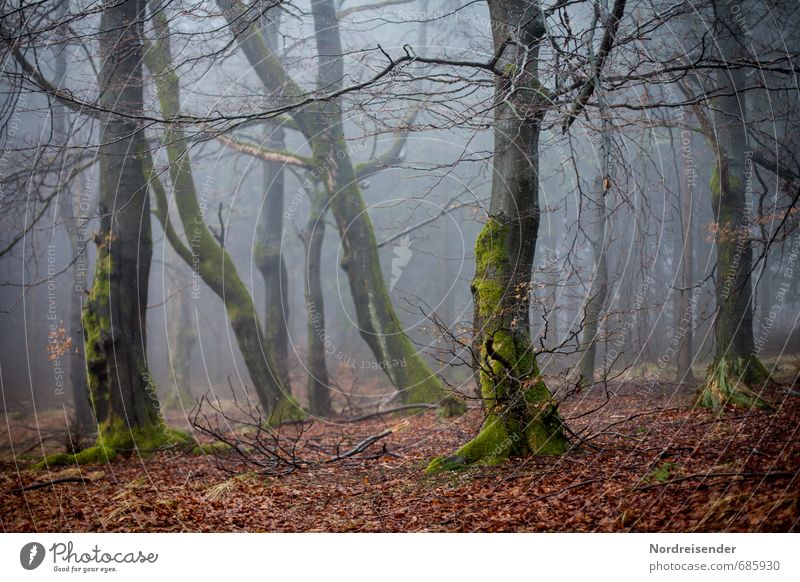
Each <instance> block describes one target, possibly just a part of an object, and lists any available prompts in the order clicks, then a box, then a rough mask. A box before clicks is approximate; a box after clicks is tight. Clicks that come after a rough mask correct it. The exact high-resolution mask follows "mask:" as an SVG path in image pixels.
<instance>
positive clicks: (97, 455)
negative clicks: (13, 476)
mask: <svg viewBox="0 0 800 582" xmlns="http://www.w3.org/2000/svg"><path fill="white" fill-rule="evenodd" d="M116 455H117V453H116V451H115V450H114V449H112V448H109V447H106V446H103V445H102V444H101V445H97V446H94V447H89V448H88V449H85V450H83V451H81V452H80V453H76V454H74V455H70V454H67V453H55V454H53V455H48V456H47V457H45V458H44V459H42V460H41V461H39V462H38V463H36V464H35V465H34V466H33V468H34V469H49V468H52V467H64V466H74V465H96V464H99V463H108V462H109V461H110V460H112V459H113V458H114V457H115V456H116Z"/></svg>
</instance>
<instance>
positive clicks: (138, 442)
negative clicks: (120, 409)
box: [98, 419, 194, 455]
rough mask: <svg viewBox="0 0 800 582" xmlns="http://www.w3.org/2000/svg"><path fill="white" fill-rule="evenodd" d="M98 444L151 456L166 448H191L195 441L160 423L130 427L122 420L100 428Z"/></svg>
mask: <svg viewBox="0 0 800 582" xmlns="http://www.w3.org/2000/svg"><path fill="white" fill-rule="evenodd" d="M98 442H99V443H100V444H102V445H103V446H106V447H108V448H110V449H114V450H116V451H118V452H122V451H134V450H135V451H138V452H139V453H140V454H144V455H146V454H149V453H153V452H155V451H158V450H162V449H165V448H171V447H176V446H181V445H184V446H190V445H192V444H193V443H194V440H193V439H192V437H191V436H189V435H188V434H187V433H185V432H183V431H180V430H177V429H174V428H171V427H168V426H166V425H164V424H163V423H161V422H159V423H156V424H153V425H150V426H145V427H129V426H126V425H125V423H124V422H123V421H122V420H121V419H115V420H112V421H110V422H105V423H103V424H102V425H101V426H100V433H99V436H98Z"/></svg>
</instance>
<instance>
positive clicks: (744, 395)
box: [695, 355, 771, 411]
mask: <svg viewBox="0 0 800 582" xmlns="http://www.w3.org/2000/svg"><path fill="white" fill-rule="evenodd" d="M768 379H769V373H768V372H767V370H766V368H765V367H764V365H763V364H762V363H761V361H760V360H759V359H758V357H756V356H754V355H753V356H749V357H727V358H720V359H716V360H714V361H713V362H712V363H711V365H710V366H709V367H708V371H707V372H706V377H705V380H704V381H703V383H702V384H701V385H700V386H699V387H698V389H697V394H696V396H695V404H696V406H699V407H701V408H708V409H710V410H714V411H721V410H722V409H723V408H725V407H726V406H731V407H733V408H745V409H749V408H757V409H759V410H770V409H771V406H770V405H769V404H768V403H767V402H766V401H764V400H763V399H761V398H760V397H759V396H758V394H756V393H755V392H754V391H753V390H751V388H750V387H751V386H753V387H755V386H758V385H763V384H764V383H765V382H766V381H767V380H768Z"/></svg>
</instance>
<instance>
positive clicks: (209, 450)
mask: <svg viewBox="0 0 800 582" xmlns="http://www.w3.org/2000/svg"><path fill="white" fill-rule="evenodd" d="M230 448H231V446H230V445H229V444H228V443H223V442H213V443H203V444H196V445H194V446H193V447H192V448H191V449H190V450H189V452H190V453H191V454H192V455H198V456H199V455H213V454H215V453H219V452H222V451H227V450H230Z"/></svg>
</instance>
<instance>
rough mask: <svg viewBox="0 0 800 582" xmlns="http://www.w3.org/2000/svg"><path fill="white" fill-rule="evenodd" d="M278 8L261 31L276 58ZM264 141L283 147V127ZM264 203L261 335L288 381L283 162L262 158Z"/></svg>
mask: <svg viewBox="0 0 800 582" xmlns="http://www.w3.org/2000/svg"><path fill="white" fill-rule="evenodd" d="M279 18H280V9H279V8H278V9H275V10H268V11H267V12H266V14H265V15H264V19H265V21H266V22H265V23H264V26H262V28H261V30H262V34H263V36H264V39H265V41H266V45H267V49H268V50H269V52H270V54H272V55H273V56H275V57H276V58H277V50H278V30H279ZM264 132H265V135H264V144H265V145H266V146H267V147H268V148H269V149H271V150H283V149H284V147H285V146H284V131H283V128H282V127H281V126H280V125H273V124H266V125H265V126H264ZM261 167H262V172H263V183H264V197H265V202H264V207H263V209H262V212H261V213H260V215H259V221H258V227H257V236H258V240H257V242H256V252H255V257H256V266H257V268H258V270H259V272H260V273H261V278H262V279H263V280H264V337H265V343H266V344H267V345H268V346H271V352H272V356H273V360H274V362H275V373H276V375H277V376H278V378H279V380H280V382H281V383H282V384H284V385H287V386H288V384H289V327H288V325H289V279H288V276H287V272H286V262H285V261H284V258H283V254H282V252H281V244H282V241H283V198H284V177H283V164H281V163H278V162H266V161H265V162H262V164H261Z"/></svg>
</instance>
